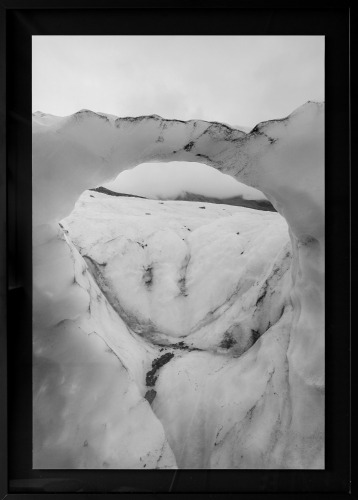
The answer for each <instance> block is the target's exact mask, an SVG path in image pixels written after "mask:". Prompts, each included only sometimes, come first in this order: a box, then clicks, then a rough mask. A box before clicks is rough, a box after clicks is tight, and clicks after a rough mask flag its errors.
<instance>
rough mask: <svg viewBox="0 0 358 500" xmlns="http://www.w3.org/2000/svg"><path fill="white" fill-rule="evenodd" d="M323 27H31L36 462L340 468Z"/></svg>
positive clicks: (45, 465)
mask: <svg viewBox="0 0 358 500" xmlns="http://www.w3.org/2000/svg"><path fill="white" fill-rule="evenodd" d="M324 93H325V37H324V36H320V35H316V36H311V35H310V36H308V35H307V36H306V35H289V36H286V35H277V36H276V35H270V36H269V35H267V36H264V35H262V36H258V35H251V36H240V35H227V36H224V35H220V36H218V35H217V36H210V35H205V36H204V35H196V36H195V35H190V36H189V35H180V36H179V35H178V36H176V35H131V36H129V35H111V36H109V35H106V36H104V35H96V36H82V35H48V36H47V35H34V36H32V249H33V256H32V273H33V277H32V280H33V281H32V287H33V302H32V319H33V330H32V347H33V358H32V364H33V365H32V366H33V380H32V388H33V398H32V411H33V422H32V425H33V427H32V445H33V448H32V466H33V468H34V469H92V470H94V469H101V470H102V469H103V470H104V469H173V470H174V469H253V470H255V469H276V470H281V469H293V470H295V469H301V470H302V469H303V470H323V469H325V154H324V148H325V126H324V124H325V108H324V106H325V105H324V101H325V95H324Z"/></svg>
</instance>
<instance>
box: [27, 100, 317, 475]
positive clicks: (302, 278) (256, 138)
mask: <svg viewBox="0 0 358 500" xmlns="http://www.w3.org/2000/svg"><path fill="white" fill-rule="evenodd" d="M33 131H34V134H33V186H34V193H33V198H34V226H35V227H36V226H37V225H38V226H39V228H40V225H41V224H53V223H54V222H55V221H56V220H57V221H58V220H60V219H61V218H62V217H64V216H65V215H66V214H67V213H69V211H70V210H71V208H72V206H73V204H74V203H75V201H76V199H77V198H78V196H79V195H80V194H81V192H82V191H83V190H85V189H86V188H89V187H93V186H94V185H98V184H101V183H103V182H106V181H108V180H110V179H111V178H113V177H115V176H116V175H117V174H118V173H119V172H120V171H122V170H124V169H126V168H131V167H134V166H136V165H138V164H139V163H144V162H149V161H165V162H168V161H172V160H176V161H180V160H185V161H196V162H202V163H205V164H207V165H210V166H212V167H214V168H217V169H218V170H220V171H222V172H224V173H227V174H230V175H232V176H233V177H235V178H237V179H238V180H240V182H243V183H244V184H247V185H249V186H252V187H254V188H256V189H259V190H261V191H262V192H263V193H264V194H265V195H266V196H267V198H268V199H269V200H270V201H271V203H272V204H273V205H274V206H275V208H276V209H277V210H278V212H280V213H281V215H283V216H284V217H285V219H286V220H287V223H288V225H289V230H290V237H291V242H292V248H293V254H294V259H293V264H292V288H291V292H290V298H291V301H292V304H293V309H294V316H293V321H292V325H291V326H290V330H291V332H290V344H289V348H288V351H287V361H288V371H289V385H290V401H291V405H292V420H291V423H290V431H289V434H290V441H291V446H290V450H291V451H290V452H289V454H291V455H295V457H296V456H301V457H302V456H307V449H310V447H312V441H316V444H315V445H314V449H315V450H316V451H315V452H314V453H313V452H312V454H311V455H312V457H313V458H312V460H311V462H309V463H310V466H311V467H321V466H322V465H323V434H322V431H323V422H324V409H323V408H324V401H323V390H324V297H323V293H324V283H323V281H324V106H323V104H320V103H313V102H308V103H306V104H305V105H304V106H302V107H300V108H298V109H297V110H295V111H294V112H293V113H292V114H291V115H289V116H288V117H287V118H285V119H281V120H272V121H269V122H264V123H261V124H259V125H257V126H256V127H255V128H254V129H253V130H252V131H251V132H250V133H249V134H245V133H244V132H241V131H239V130H236V129H232V128H230V127H228V126H226V125H223V124H220V123H215V122H213V123H209V122H205V121H196V120H191V121H188V122H183V121H180V120H165V119H162V118H160V117H158V116H155V115H154V116H147V117H138V118H116V117H112V116H108V115H103V114H97V113H93V112H91V111H86V110H83V111H80V112H78V113H76V114H74V115H72V116H70V117H65V118H62V119H57V118H55V117H50V116H49V115H46V116H41V114H35V116H34V130H33ZM43 227H44V226H42V228H43ZM40 233H41V230H40V229H39V230H36V229H35V230H34V236H35V243H36V241H37V240H39V241H40V240H41V236H40ZM37 234H38V235H39V237H38V238H37ZM317 441H318V444H317ZM317 449H318V450H319V451H318V452H317ZM308 454H309V453H308ZM291 455H290V456H289V457H288V460H290V457H291ZM303 462H304V461H302V460H301V461H300V460H298V462H297V461H296V459H292V464H296V466H297V463H300V464H302V463H303ZM307 463H308V462H307Z"/></svg>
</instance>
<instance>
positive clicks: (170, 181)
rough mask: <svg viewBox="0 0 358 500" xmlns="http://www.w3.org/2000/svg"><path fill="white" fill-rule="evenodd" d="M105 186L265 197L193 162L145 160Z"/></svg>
mask: <svg viewBox="0 0 358 500" xmlns="http://www.w3.org/2000/svg"><path fill="white" fill-rule="evenodd" d="M104 186H105V187H106V188H108V189H111V190H112V191H117V192H120V193H129V194H136V195H139V196H144V197H147V198H169V199H170V198H176V197H177V196H179V195H180V194H182V193H185V192H189V193H195V194H200V195H203V196H208V197H216V198H230V197H233V196H242V197H243V198H244V199H247V200H266V197H265V195H264V194H263V193H262V192H261V191H259V190H258V189H254V188H251V187H250V186H245V184H242V183H241V182H238V181H236V180H235V179H233V177H231V176H229V175H224V174H221V173H220V172H218V171H217V170H215V169H214V168H212V167H208V166H207V165H203V164H201V163H195V162H176V161H173V162H170V163H167V164H165V165H163V163H145V164H142V165H138V166H137V167H135V168H133V169H132V170H125V171H124V172H121V173H120V174H119V175H118V177H117V178H116V179H115V180H114V181H112V182H108V183H105V184H104Z"/></svg>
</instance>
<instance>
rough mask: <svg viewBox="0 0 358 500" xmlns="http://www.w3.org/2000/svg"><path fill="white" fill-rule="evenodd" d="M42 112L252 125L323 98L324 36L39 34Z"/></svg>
mask: <svg viewBox="0 0 358 500" xmlns="http://www.w3.org/2000/svg"><path fill="white" fill-rule="evenodd" d="M32 63H33V66H32V67H33V88H32V99H33V111H43V112H45V113H51V114H55V115H60V116H64V115H69V114H72V113H74V112H76V111H78V110H79V109H83V108H86V109H91V110H93V111H99V112H105V113H110V114H114V115H118V116H138V115H146V114H158V115H160V116H163V117H164V118H179V119H183V120H188V119H204V120H209V121H211V120H215V121H220V122H224V123H228V124H231V125H234V126H235V125H236V126H240V125H241V126H246V127H253V126H254V125H256V124H257V123H259V122H260V121H264V120H269V119H274V118H280V117H284V116H287V115H288V114H289V113H291V112H292V111H293V110H294V109H295V108H297V107H298V106H300V105H301V104H303V103H304V102H306V101H308V100H318V101H323V100H324V37H322V36H314V37H312V36H288V37H284V36H269V37H267V36H249V37H247V36H33V59H32Z"/></svg>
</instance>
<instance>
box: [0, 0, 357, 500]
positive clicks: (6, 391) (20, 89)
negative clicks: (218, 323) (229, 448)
mask: <svg viewBox="0 0 358 500" xmlns="http://www.w3.org/2000/svg"><path fill="white" fill-rule="evenodd" d="M349 14H350V10H349V9H348V8H347V7H343V6H342V7H335V8H318V7H314V6H311V7H291V8H288V7H285V8H279V7H268V6H267V5H266V6H260V5H257V6H255V8H253V6H250V7H249V6H243V7H239V6H237V5H235V2H225V1H224V2H220V4H219V3H218V2H205V3H204V2H196V4H194V5H193V3H192V2H190V3H189V2H187V1H185V2H183V1H182V2H181V3H180V6H179V5H177V6H174V7H168V6H166V5H165V2H151V3H150V6H148V2H138V1H137V2H135V1H132V2H129V1H127V2H124V1H122V2H118V1H109V0H102V1H101V2H98V1H97V2H96V1H94V0H87V1H80V0H66V1H59V0H52V1H49V0H47V1H46V0H37V1H35V0H27V1H25V0H17V1H16V0H14V1H10V0H7V1H6V0H5V1H2V2H0V36H1V39H0V51H1V53H0V57H1V59H0V64H1V66H0V100H1V102H0V127H1V141H0V161H1V169H0V187H1V196H0V204H1V209H0V213H1V228H2V234H3V235H4V238H3V240H2V241H1V244H0V248H1V262H0V277H1V293H0V318H1V325H0V330H1V331H0V339H1V345H0V356H1V359H0V369H1V374H0V384H1V385H0V390H1V400H2V405H1V407H2V410H1V422H0V431H1V434H0V439H1V441H0V445H1V450H0V462H1V467H0V469H1V472H0V496H1V498H5V496H9V497H10V498H14V499H17V498H22V497H23V496H24V495H26V498H30V497H28V495H31V499H32V498H34V499H35V498H37V497H38V495H39V496H40V495H41V498H43V497H44V495H45V496H47V495H48V496H50V497H53V498H56V500H57V499H58V498H62V497H64V495H66V496H65V498H68V499H71V500H72V497H73V498H77V499H80V498H82V497H83V498H85V496H86V495H87V494H88V493H91V498H93V497H96V498H97V497H99V498H102V496H103V495H104V494H106V493H112V494H114V493H117V494H120V495H121V497H127V496H129V495H130V497H131V498H133V495H134V496H136V495H137V494H138V495H141V496H143V495H144V496H149V497H153V498H154V497H157V496H162V495H164V494H168V493H170V494H171V495H174V496H175V497H177V496H181V495H183V494H188V493H190V494H195V496H198V497H202V498H207V497H208V495H209V494H210V498H216V497H218V498H219V497H220V498H221V497H222V496H223V495H224V496H226V495H227V496H233V495H239V494H240V498H241V497H242V498H245V499H246V498H248V499H250V500H251V499H252V500H253V499H255V500H256V499H259V498H269V499H270V500H271V499H273V498H277V497H280V498H282V495H284V498H285V499H286V498H289V499H291V498H292V499H296V498H297V499H298V498H301V497H302V496H303V495H304V497H305V498H316V497H317V496H319V497H320V498H321V497H322V495H324V496H325V497H326V498H332V499H337V500H338V499H341V498H342V499H343V498H346V497H347V496H348V495H351V494H352V487H351V471H350V469H351V463H350V439H351V435H350V322H349V317H350V310H349V297H350V293H349V283H350V258H349V255H350V253H349V249H350V247H349V233H350V229H349V228H350V215H349V214H350V201H349V198H350V196H349V183H350V180H349V179H350V113H349V109H350V92H349V83H350V82H349ZM41 34H44V35H45V34H46V35H50V34H56V35H66V34H68V35H70V34H72V35H76V34H77V35H79V34H92V35H101V34H113V35H114V34H129V35H134V34H145V35H151V34H157V35H160V34H169V35H170V34H178V35H181V34H192V35H218V34H225V35H228V34H233V35H234V34H236V35H238V34H242V35H273V34H275V35H325V37H326V179H325V182H326V193H327V195H326V200H327V202H326V221H327V226H328V227H327V238H326V241H327V250H326V261H327V264H326V270H327V286H326V292H327V300H326V383H327V395H326V469H325V470H324V471H307V470H304V471H293V470H272V471H269V470H264V471H258V470H253V471H250V470H249V471H243V470H229V471H216V470H210V471H206V470H196V471H191V470H179V471H174V472H173V471H165V470H148V471H136V470H131V471H126V470H124V471H99V470H98V471H82V470H69V471H64V470H56V471H50V470H46V471H39V470H35V471H34V470H32V469H31V458H32V376H31V373H32V364H31V353H32V339H31V332H32V248H31V235H32V233H31V203H32V193H31V186H32V184H31V36H32V35H41ZM5 228H6V229H5ZM5 235H6V237H5ZM337 255H339V256H340V260H339V265H337ZM353 493H354V491H353ZM74 495H76V497H74ZM39 498H40V497H39Z"/></svg>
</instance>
